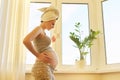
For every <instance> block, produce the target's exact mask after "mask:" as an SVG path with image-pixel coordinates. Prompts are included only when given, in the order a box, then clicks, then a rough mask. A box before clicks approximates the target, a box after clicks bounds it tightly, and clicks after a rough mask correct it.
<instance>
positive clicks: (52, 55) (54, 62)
mask: <svg viewBox="0 0 120 80" xmlns="http://www.w3.org/2000/svg"><path fill="white" fill-rule="evenodd" d="M44 52H45V53H47V55H48V56H49V57H50V58H51V62H50V65H51V66H52V67H53V68H55V67H56V66H57V64H58V57H57V54H56V52H55V51H54V50H52V49H50V50H45V51H44Z"/></svg>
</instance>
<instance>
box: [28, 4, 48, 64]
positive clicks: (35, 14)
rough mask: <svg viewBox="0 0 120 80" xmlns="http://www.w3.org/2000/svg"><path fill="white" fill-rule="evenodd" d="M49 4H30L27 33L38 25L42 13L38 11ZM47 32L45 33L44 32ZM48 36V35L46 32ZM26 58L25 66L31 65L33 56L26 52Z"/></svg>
mask: <svg viewBox="0 0 120 80" xmlns="http://www.w3.org/2000/svg"><path fill="white" fill-rule="evenodd" d="M49 5H50V4H49V3H30V17H29V18H30V19H29V26H28V32H30V31H31V30H32V29H33V28H35V27H36V26H39V25H40V22H41V19H40V16H41V14H42V12H40V11H39V10H38V9H40V8H42V7H47V6H49ZM46 32H47V31H46ZM47 34H48V35H49V34H50V33H49V32H47ZM26 54H27V56H26V64H33V63H34V60H35V56H34V55H33V54H32V53H31V52H30V51H27V53H26Z"/></svg>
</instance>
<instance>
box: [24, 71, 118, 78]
mask: <svg viewBox="0 0 120 80" xmlns="http://www.w3.org/2000/svg"><path fill="white" fill-rule="evenodd" d="M55 77H56V80H120V72H116V73H100V74H99V73H83V74H81V73H56V74H55ZM25 80H34V79H33V78H32V77H31V75H30V74H29V73H28V74H26V79H25Z"/></svg>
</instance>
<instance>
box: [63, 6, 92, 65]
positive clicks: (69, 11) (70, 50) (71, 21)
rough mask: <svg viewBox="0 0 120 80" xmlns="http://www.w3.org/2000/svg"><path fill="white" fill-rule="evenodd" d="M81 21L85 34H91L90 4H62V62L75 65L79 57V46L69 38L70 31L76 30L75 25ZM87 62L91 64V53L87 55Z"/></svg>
mask: <svg viewBox="0 0 120 80" xmlns="http://www.w3.org/2000/svg"><path fill="white" fill-rule="evenodd" d="M76 22H80V23H81V26H82V28H81V29H82V31H83V35H82V37H85V36H87V35H88V34H89V22H88V5H86V4H62V64H63V65H73V64H74V63H75V59H78V58H79V56H80V55H79V51H78V48H75V47H73V45H75V44H74V43H73V42H72V41H71V40H70V38H69V34H70V32H72V31H74V25H75V23H76ZM86 59H87V64H90V54H88V55H87V56H86Z"/></svg>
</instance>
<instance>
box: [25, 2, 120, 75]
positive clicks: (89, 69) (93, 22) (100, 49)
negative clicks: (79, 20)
mask: <svg viewBox="0 0 120 80" xmlns="http://www.w3.org/2000/svg"><path fill="white" fill-rule="evenodd" d="M103 1H104V0H94V1H93V0H31V2H51V4H53V5H55V6H56V7H57V8H58V9H59V11H60V12H61V10H62V6H61V4H62V3H79V4H81V3H82V4H88V7H89V9H88V10H89V11H88V12H89V14H88V15H89V24H90V28H91V29H94V30H100V32H101V34H100V35H99V37H98V39H96V40H95V41H94V44H95V45H93V46H92V48H91V65H89V66H86V67H85V68H84V69H79V68H77V67H75V66H67V65H62V55H61V54H62V50H61V49H62V48H61V46H62V45H61V44H62V42H61V41H62V39H61V36H62V35H60V34H61V31H62V29H61V27H62V19H61V13H60V18H59V19H58V21H57V23H56V27H55V29H54V30H55V31H53V32H52V33H53V34H57V35H58V36H59V38H58V39H57V41H56V42H55V43H54V44H53V47H54V49H55V50H56V52H58V56H59V64H58V66H57V71H55V73H104V72H117V71H120V64H112V65H106V63H105V61H106V60H105V58H106V57H105V48H104V34H103V33H104V32H103V21H102V20H103V17H102V14H101V13H102V5H101V3H102V2H103ZM58 46H60V47H58ZM31 67H32V65H26V72H27V73H29V72H30V70H31Z"/></svg>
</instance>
